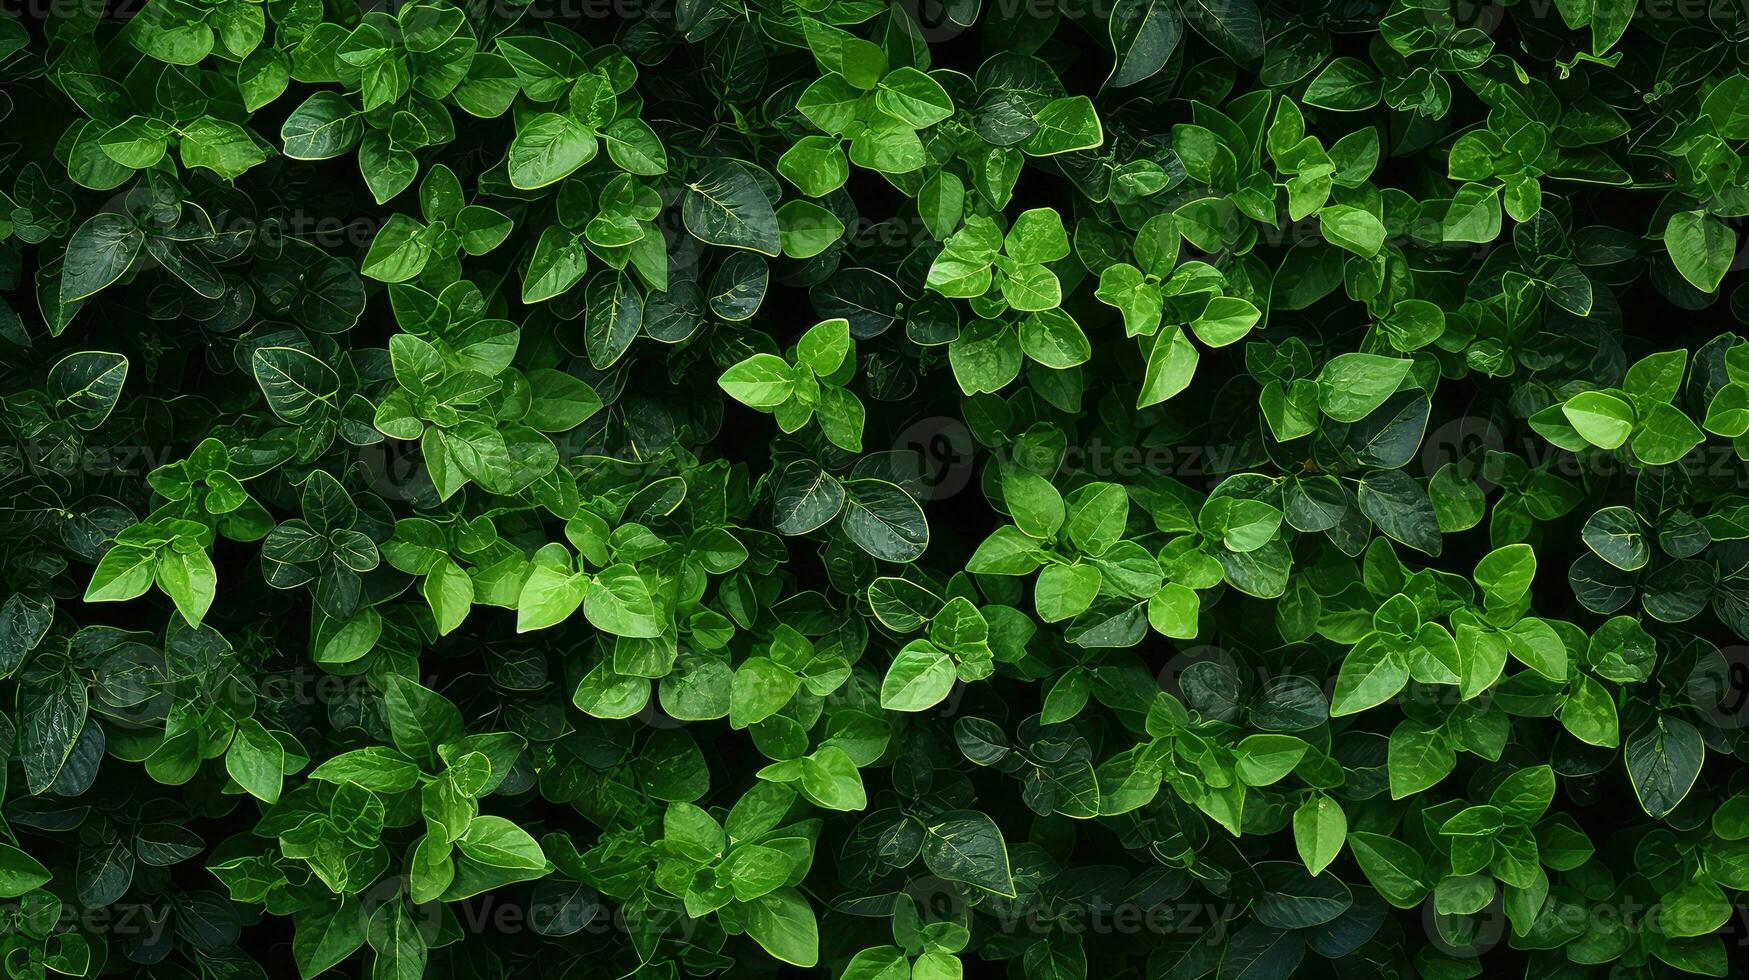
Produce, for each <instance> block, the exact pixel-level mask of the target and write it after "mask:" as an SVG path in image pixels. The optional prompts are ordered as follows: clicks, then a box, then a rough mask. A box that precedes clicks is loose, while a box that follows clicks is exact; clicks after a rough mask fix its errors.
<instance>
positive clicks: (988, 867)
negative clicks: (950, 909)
mask: <svg viewBox="0 0 1749 980" xmlns="http://www.w3.org/2000/svg"><path fill="white" fill-rule="evenodd" d="M923 863H924V864H926V865H928V867H929V870H930V871H931V872H932V873H934V874H936V875H937V876H939V877H942V878H946V879H947V880H949V881H962V882H965V883H966V884H968V885H971V886H973V887H975V888H982V889H983V890H985V891H988V892H994V893H995V894H997V895H1007V896H1011V897H1012V896H1013V895H1014V879H1013V876H1012V874H1011V872H1010V871H1009V863H1008V845H1007V843H1006V842H1005V841H1004V840H1003V839H1002V831H1001V829H1000V828H998V827H997V826H996V822H995V821H994V820H991V819H990V817H989V816H988V815H986V814H984V813H981V812H979V811H977V810H953V811H949V812H947V813H943V814H941V815H940V816H938V817H936V818H934V819H933V820H930V821H928V822H927V823H925V824H924V828H923Z"/></svg>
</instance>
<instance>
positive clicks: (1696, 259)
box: [1664, 211, 1737, 293]
mask: <svg viewBox="0 0 1749 980" xmlns="http://www.w3.org/2000/svg"><path fill="white" fill-rule="evenodd" d="M1664 247H1665V248H1666V249H1667V250H1668V251H1669V253H1670V261H1671V262H1673V263H1675V265H1676V271H1677V272H1680V273H1682V278H1684V279H1687V280H1688V281H1689V282H1690V283H1691V284H1692V285H1693V286H1694V288H1696V289H1698V290H1700V291H1701V292H1703V293H1710V292H1713V291H1715V290H1717V289H1718V288H1719V283H1720V282H1722V281H1723V280H1724V278H1725V273H1726V272H1728V271H1730V268H1731V260H1732V259H1733V258H1735V257H1736V253H1737V233H1736V232H1734V231H1732V230H1731V229H1730V227H1729V226H1727V225H1725V224H1724V223H1723V222H1721V221H1718V220H1716V219H1714V218H1709V217H1707V215H1706V213H1705V212H1703V211H1677V212H1675V213H1674V214H1672V215H1670V221H1669V223H1668V224H1666V225H1665V226H1664Z"/></svg>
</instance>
